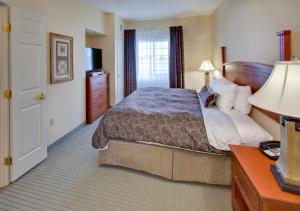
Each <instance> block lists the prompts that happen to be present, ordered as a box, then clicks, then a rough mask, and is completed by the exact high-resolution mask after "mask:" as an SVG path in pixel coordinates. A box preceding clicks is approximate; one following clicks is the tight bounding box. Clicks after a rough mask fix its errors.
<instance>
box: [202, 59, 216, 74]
mask: <svg viewBox="0 0 300 211" xmlns="http://www.w3.org/2000/svg"><path fill="white" fill-rule="evenodd" d="M199 70H201V71H203V72H210V71H213V70H215V68H214V66H213V65H212V63H211V61H210V60H208V59H206V60H203V61H202V63H201V66H200V67H199Z"/></svg>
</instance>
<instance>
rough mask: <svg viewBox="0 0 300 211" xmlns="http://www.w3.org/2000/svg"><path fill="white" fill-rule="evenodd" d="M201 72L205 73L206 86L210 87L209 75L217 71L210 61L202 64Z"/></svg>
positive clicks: (204, 61) (207, 60)
mask: <svg viewBox="0 0 300 211" xmlns="http://www.w3.org/2000/svg"><path fill="white" fill-rule="evenodd" d="M199 70H200V71H202V72H204V78H205V85H208V84H209V73H210V72H212V71H214V70H215V68H214V66H213V65H212V63H211V61H210V60H209V59H206V60H203V61H202V63H201V66H200V67H199Z"/></svg>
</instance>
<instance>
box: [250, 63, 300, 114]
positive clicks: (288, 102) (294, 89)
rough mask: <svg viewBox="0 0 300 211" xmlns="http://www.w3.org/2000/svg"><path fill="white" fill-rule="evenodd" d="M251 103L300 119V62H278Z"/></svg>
mask: <svg viewBox="0 0 300 211" xmlns="http://www.w3.org/2000/svg"><path fill="white" fill-rule="evenodd" d="M248 100H249V102H250V103H251V104H252V105H254V106H257V107H259V108H262V109H264V110H268V111H271V112H274V113H278V114H281V115H285V116H290V117H295V118H300V62H278V63H276V64H275V66H274V69H273V72H272V74H271V75H270V77H269V79H268V80H267V82H266V83H265V84H264V85H263V86H262V88H261V89H259V90H258V91H257V92H256V93H255V94H254V95H252V96H251V97H249V99H248Z"/></svg>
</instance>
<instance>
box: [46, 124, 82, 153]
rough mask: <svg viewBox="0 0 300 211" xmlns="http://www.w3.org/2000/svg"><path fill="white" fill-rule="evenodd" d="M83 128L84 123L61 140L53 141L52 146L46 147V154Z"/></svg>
mask: <svg viewBox="0 0 300 211" xmlns="http://www.w3.org/2000/svg"><path fill="white" fill-rule="evenodd" d="M85 126H86V122H83V123H81V124H80V125H78V126H77V127H75V128H74V129H73V130H71V131H70V132H68V133H67V134H66V135H64V136H63V137H61V138H59V139H57V140H56V141H54V142H53V143H52V144H50V145H49V146H48V152H49V151H51V150H52V149H53V148H55V147H56V146H57V145H59V144H61V143H62V142H64V141H66V140H68V139H69V138H70V137H71V136H72V135H73V134H74V133H76V132H77V131H78V130H80V129H81V128H83V127H85Z"/></svg>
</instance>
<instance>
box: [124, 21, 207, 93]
mask: <svg viewBox="0 0 300 211" xmlns="http://www.w3.org/2000/svg"><path fill="white" fill-rule="evenodd" d="M180 25H181V26H183V31H184V34H183V36H184V63H185V87H186V88H190V89H200V87H201V86H202V85H203V84H204V77H203V73H201V72H200V71H198V68H199V67H200V65H201V62H202V60H203V59H211V57H212V40H211V36H212V32H211V26H212V17H211V16H196V17H187V18H173V19H164V20H153V21H139V22H125V27H126V29H139V28H163V27H170V26H180Z"/></svg>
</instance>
